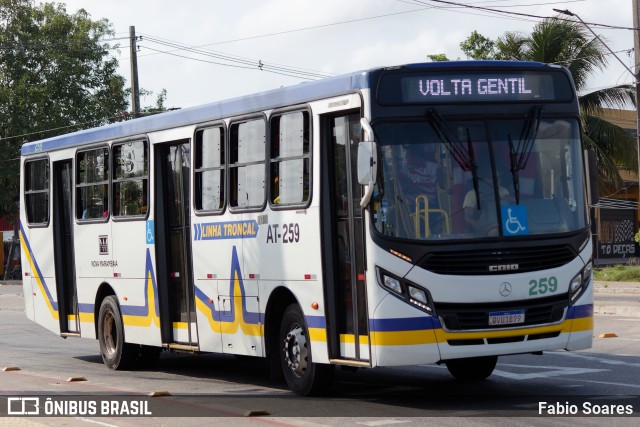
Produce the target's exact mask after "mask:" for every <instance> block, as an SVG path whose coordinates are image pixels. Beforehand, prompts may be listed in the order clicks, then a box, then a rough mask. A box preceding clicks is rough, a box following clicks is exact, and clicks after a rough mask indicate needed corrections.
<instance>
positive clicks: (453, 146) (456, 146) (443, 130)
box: [427, 108, 480, 210]
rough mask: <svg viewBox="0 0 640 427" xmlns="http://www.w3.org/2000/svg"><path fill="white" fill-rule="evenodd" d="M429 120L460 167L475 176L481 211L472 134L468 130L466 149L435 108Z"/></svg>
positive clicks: (428, 111)
mask: <svg viewBox="0 0 640 427" xmlns="http://www.w3.org/2000/svg"><path fill="white" fill-rule="evenodd" d="M427 119H428V120H429V123H430V124H431V126H432V127H433V130H435V131H436V133H437V134H438V136H439V137H440V140H441V141H442V142H443V143H444V146H445V147H446V148H447V151H448V152H449V154H451V157H453V160H455V161H456V163H457V164H458V166H460V168H461V169H462V170H463V171H465V172H471V174H472V176H473V190H474V191H475V193H476V203H477V205H478V210H480V188H479V184H478V165H477V163H476V156H475V153H474V152H473V144H472V141H471V132H470V131H469V128H467V129H466V130H467V147H466V149H465V147H464V144H463V143H462V142H461V141H460V140H459V139H458V137H457V136H456V135H455V134H454V133H453V132H451V129H449V126H447V122H446V121H445V120H444V119H443V118H442V116H441V115H440V114H439V113H438V112H437V111H436V110H435V109H433V108H431V109H429V110H427Z"/></svg>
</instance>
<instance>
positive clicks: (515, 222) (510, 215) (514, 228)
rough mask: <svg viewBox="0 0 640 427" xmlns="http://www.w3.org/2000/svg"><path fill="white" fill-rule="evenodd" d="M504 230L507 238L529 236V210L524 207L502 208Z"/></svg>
mask: <svg viewBox="0 0 640 427" xmlns="http://www.w3.org/2000/svg"><path fill="white" fill-rule="evenodd" d="M501 210H502V229H503V230H504V234H505V236H520V235H526V234H529V224H528V222H527V210H526V209H525V207H524V206H518V205H513V206H502V208H501Z"/></svg>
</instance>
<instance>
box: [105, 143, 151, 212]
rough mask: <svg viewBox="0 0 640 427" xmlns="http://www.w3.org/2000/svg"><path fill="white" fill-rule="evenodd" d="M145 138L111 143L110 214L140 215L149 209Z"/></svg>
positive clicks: (147, 163) (147, 157)
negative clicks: (111, 184)
mask: <svg viewBox="0 0 640 427" xmlns="http://www.w3.org/2000/svg"><path fill="white" fill-rule="evenodd" d="M148 152H149V151H148V148H147V143H146V142H145V141H134V142H126V143H123V144H114V145H113V163H114V168H113V169H114V174H113V175H114V176H113V189H112V191H113V211H112V212H113V216H114V217H116V218H118V217H141V216H146V214H147V211H148V210H149V206H148V204H149V194H148V185H147V183H148V180H149V156H148Z"/></svg>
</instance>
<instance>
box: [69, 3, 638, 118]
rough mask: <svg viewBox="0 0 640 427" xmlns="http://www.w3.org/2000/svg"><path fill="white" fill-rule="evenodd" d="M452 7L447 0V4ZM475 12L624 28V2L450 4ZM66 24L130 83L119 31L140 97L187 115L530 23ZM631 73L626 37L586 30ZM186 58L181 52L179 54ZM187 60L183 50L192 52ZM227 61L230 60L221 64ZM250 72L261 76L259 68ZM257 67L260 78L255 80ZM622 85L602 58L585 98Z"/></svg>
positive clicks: (129, 7)
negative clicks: (109, 54)
mask: <svg viewBox="0 0 640 427" xmlns="http://www.w3.org/2000/svg"><path fill="white" fill-rule="evenodd" d="M452 1H454V2H455V1H456V0H452ZM457 1H458V3H465V4H467V5H473V6H478V7H486V8H492V9H496V10H502V11H508V12H515V13H524V14H530V15H539V16H554V15H555V14H556V13H555V12H554V11H553V9H554V8H556V9H568V10H570V11H571V12H573V13H575V14H577V15H579V16H580V17H581V18H582V19H583V20H584V21H586V22H589V23H596V24H607V25H611V26H620V27H628V28H630V27H632V26H633V19H632V0H606V1H602V0H566V1H551V0H457ZM59 3H64V4H65V5H66V10H67V13H70V14H72V13H75V12H76V11H77V10H78V9H80V8H83V9H85V10H86V11H87V12H88V13H89V14H90V15H91V19H93V20H98V19H102V18H106V19H107V20H109V22H111V24H112V28H113V30H114V32H115V36H114V37H115V38H116V39H118V40H114V41H113V42H112V44H114V45H115V44H117V43H119V44H120V49H118V50H115V49H114V50H113V53H114V55H115V56H116V57H117V58H118V59H119V61H120V74H122V75H123V76H124V77H125V78H126V79H127V84H130V83H129V82H130V76H131V70H130V54H129V40H128V36H129V26H135V31H136V35H138V36H141V37H142V40H140V41H138V45H139V51H138V80H139V85H140V87H142V88H144V89H146V90H148V91H151V92H153V95H151V96H146V97H143V98H142V99H141V104H142V105H143V106H147V105H152V104H153V103H154V102H155V99H156V95H157V94H158V93H159V92H160V91H161V90H162V89H166V91H167V99H166V102H165V106H166V107H180V108H185V107H190V106H194V105H200V104H205V103H208V102H212V101H218V100H222V99H228V98H233V97H237V96H242V95H246V94H250V93H254V92H260V91H263V90H270V89H275V88H278V87H282V86H292V85H297V84H301V83H303V82H305V81H310V80H315V79H318V78H322V77H323V76H333V75H339V74H344V73H350V72H353V71H357V70H363V69H367V68H372V67H378V66H393V65H400V64H406V63H416V62H425V61H426V60H427V55H429V54H439V53H444V54H446V55H447V56H448V57H449V58H450V59H466V58H465V56H464V54H463V53H462V51H461V50H460V46H459V45H460V42H462V41H463V40H464V39H466V38H467V37H468V36H469V35H470V34H471V33H472V32H473V31H474V30H477V31H478V32H479V33H480V34H482V35H484V36H487V37H489V38H492V39H496V38H497V37H499V36H501V35H503V34H504V32H505V31H519V32H523V33H529V32H531V30H532V29H533V27H534V25H535V24H536V23H537V22H539V21H540V19H537V18H523V17H521V16H515V15H504V14H495V13H491V12H487V11H481V10H473V9H469V8H464V7H452V6H448V5H446V4H442V3H437V2H433V1H428V0H322V1H318V0H235V1H228V0H214V1H212V0H182V1H176V0H66V1H60V2H59ZM591 28H593V30H594V31H595V32H596V33H597V34H598V35H599V36H601V37H602V38H603V39H604V40H605V42H606V44H607V45H608V46H609V47H610V48H611V49H612V50H613V51H614V52H617V56H618V57H619V58H620V59H621V60H622V61H623V62H624V64H626V65H627V66H628V67H629V68H631V69H633V52H629V50H630V49H632V48H633V32H632V31H631V30H629V29H607V28H602V27H598V26H592V27H591ZM184 47H187V48H188V49H184ZM194 50H195V51H194ZM229 58H231V61H229ZM260 64H262V66H261V67H260ZM260 68H262V69H260ZM632 82H633V76H632V75H631V74H630V73H629V72H628V71H627V70H626V69H625V68H624V67H623V65H622V64H620V62H618V61H617V60H616V59H615V58H614V57H613V56H611V55H609V64H608V67H607V69H606V70H605V71H604V72H598V73H597V74H594V77H593V78H592V79H591V80H589V82H588V88H587V90H594V89H600V88H604V87H609V86H614V85H618V84H624V83H632Z"/></svg>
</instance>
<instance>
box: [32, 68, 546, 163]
mask: <svg viewBox="0 0 640 427" xmlns="http://www.w3.org/2000/svg"><path fill="white" fill-rule="evenodd" d="M545 66H546V65H545V64H542V63H537V62H518V61H447V62H429V63H416V64H407V65H402V66H398V67H389V68H395V69H397V68H406V69H417V68H434V69H439V68H485V67H486V68H489V67H490V68H507V69H508V68H517V67H526V68H530V67H545ZM382 69H384V68H374V69H370V70H365V71H359V72H355V73H351V74H345V75H341V76H337V77H330V78H327V79H322V80H316V81H312V82H305V83H300V84H298V85H295V86H288V87H283V88H279V89H274V90H270V91H267V92H260V93H257V94H251V95H246V96H242V97H239V98H233V99H229V100H224V101H217V102H212V103H209V104H204V105H200V106H195V107H189V108H184V109H180V110H174V111H169V112H165V113H161V114H155V115H152V116H148V117H142V118H138V119H134V120H128V121H123V122H117V123H112V124H108V125H104V126H100V127H96V128H91V129H85V130H81V131H78V132H73V133H68V134H65V135H60V136H55V137H52V138H47V139H43V140H40V141H33V142H28V143H26V144H24V145H23V146H22V150H21V153H22V155H23V156H24V155H27V154H32V153H36V152H38V153H39V152H46V151H52V150H57V149H61V148H66V147H74V146H79V145H84V144H91V143H96V142H101V141H109V140H114V139H121V138H127V137H130V136H136V135H144V134H145V133H148V132H154V131H159V130H164V129H171V128H176V127H180V126H188V125H192V124H197V123H204V122H207V121H214V120H220V119H223V118H228V117H233V116H238V115H242V114H250V113H252V112H257V111H264V110H270V109H274V108H279V107H285V106H288V105H295V104H301V103H305V102H310V101H313V100H317V99H322V98H329V97H333V96H339V95H343V94H347V93H352V92H354V91H357V90H359V89H366V88H368V87H369V75H370V74H371V73H373V72H375V71H378V70H382Z"/></svg>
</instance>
